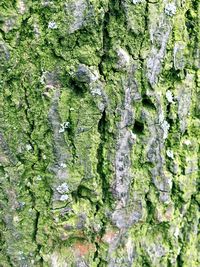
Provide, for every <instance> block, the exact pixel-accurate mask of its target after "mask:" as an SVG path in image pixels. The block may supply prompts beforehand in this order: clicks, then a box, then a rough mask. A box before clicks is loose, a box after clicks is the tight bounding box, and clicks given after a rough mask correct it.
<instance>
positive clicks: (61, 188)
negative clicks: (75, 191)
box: [56, 183, 69, 194]
mask: <svg viewBox="0 0 200 267" xmlns="http://www.w3.org/2000/svg"><path fill="white" fill-rule="evenodd" d="M56 190H57V191H58V193H60V194H64V193H67V192H69V187H68V185H67V183H63V184H61V185H59V186H58V187H57V188H56Z"/></svg>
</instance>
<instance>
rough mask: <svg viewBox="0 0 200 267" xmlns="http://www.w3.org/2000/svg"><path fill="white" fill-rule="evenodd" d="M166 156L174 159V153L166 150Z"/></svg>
mask: <svg viewBox="0 0 200 267" xmlns="http://www.w3.org/2000/svg"><path fill="white" fill-rule="evenodd" d="M166 154H167V156H168V157H169V158H171V159H174V153H173V151H172V150H170V149H167V151H166Z"/></svg>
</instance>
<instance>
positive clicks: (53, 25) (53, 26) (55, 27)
mask: <svg viewBox="0 0 200 267" xmlns="http://www.w3.org/2000/svg"><path fill="white" fill-rule="evenodd" d="M48 28H49V29H57V24H56V22H55V21H50V22H49V24H48Z"/></svg>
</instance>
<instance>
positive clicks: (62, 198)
mask: <svg viewBox="0 0 200 267" xmlns="http://www.w3.org/2000/svg"><path fill="white" fill-rule="evenodd" d="M68 198H69V197H68V195H62V196H61V197H60V201H66V200H68Z"/></svg>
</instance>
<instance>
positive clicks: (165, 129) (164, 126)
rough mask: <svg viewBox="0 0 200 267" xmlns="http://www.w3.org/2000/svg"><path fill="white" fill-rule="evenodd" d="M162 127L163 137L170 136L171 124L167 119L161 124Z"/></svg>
mask: <svg viewBox="0 0 200 267" xmlns="http://www.w3.org/2000/svg"><path fill="white" fill-rule="evenodd" d="M161 127H162V129H163V139H166V138H167V136H168V131H169V128H170V125H169V123H168V122H167V121H163V123H162V124H161Z"/></svg>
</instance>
